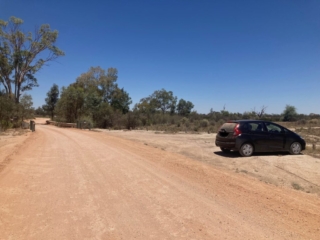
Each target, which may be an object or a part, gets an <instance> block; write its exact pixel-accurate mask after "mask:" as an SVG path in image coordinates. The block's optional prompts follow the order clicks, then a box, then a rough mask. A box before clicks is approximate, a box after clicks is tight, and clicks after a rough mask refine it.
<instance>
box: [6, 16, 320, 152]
mask: <svg viewBox="0 0 320 240" xmlns="http://www.w3.org/2000/svg"><path fill="white" fill-rule="evenodd" d="M22 24H23V21H22V20H21V19H19V18H16V17H11V18H10V19H9V21H7V22H6V21H3V20H0V131H3V130H6V129H8V128H17V127H20V126H21V124H22V123H23V121H24V120H25V119H30V118H33V117H34V116H47V117H50V118H51V119H52V120H54V121H58V122H67V123H75V122H76V121H79V120H80V121H86V122H88V123H90V124H91V126H92V127H95V128H107V129H144V130H155V131H164V132H171V133H175V132H188V133H198V132H207V133H215V132H217V130H218V128H219V127H220V126H221V125H222V124H223V123H224V122H225V121H228V120H231V119H233V120H237V119H263V120H269V121H273V122H280V124H282V125H284V126H286V127H288V128H293V129H294V130H295V131H296V132H298V133H299V134H301V135H302V136H303V137H304V138H305V139H306V140H307V143H308V149H307V151H308V152H309V153H310V154H318V153H319V152H320V147H319V143H320V115H319V114H309V115H305V114H298V113H297V111H296V108H295V107H294V106H292V105H286V106H285V108H284V111H283V112H282V113H281V114H268V113H267V106H262V107H261V108H260V109H259V110H256V109H255V108H253V109H251V110H248V111H246V112H244V113H232V112H229V111H227V110H226V109H225V107H223V109H222V110H213V109H211V110H210V112H209V113H207V114H201V113H197V112H196V111H195V110H194V104H193V103H192V102H191V101H189V100H186V99H178V97H177V96H175V95H174V93H173V92H172V91H168V90H166V89H164V88H162V89H159V90H155V91H154V92H153V93H150V95H149V96H145V97H143V98H141V99H140V101H139V102H138V103H135V104H132V100H131V98H130V95H129V93H128V92H127V91H126V90H125V89H124V87H122V86H121V87H120V86H119V84H118V70H117V69H116V68H113V67H110V68H108V69H103V68H101V67H99V66H96V67H91V68H90V69H89V70H88V71H87V72H84V73H82V74H80V75H79V77H77V78H76V79H75V80H74V82H73V83H71V84H70V85H69V86H60V87H61V88H59V86H58V85H57V84H53V85H52V87H51V88H50V89H49V91H48V93H47V97H46V99H45V104H44V105H43V106H42V107H38V108H37V109H34V108H33V107H32V105H33V103H32V96H31V95H28V94H26V91H28V90H32V88H33V87H37V86H38V81H37V79H36V78H35V74H36V73H37V72H38V71H39V70H40V69H41V68H42V67H44V65H45V64H46V63H48V62H50V61H53V60H55V59H57V58H58V57H61V56H63V55H64V52H63V51H62V50H60V49H59V48H58V47H57V46H56V45H55V43H56V41H57V38H58V31H57V30H51V29H50V26H49V25H47V24H44V25H42V26H40V27H38V28H36V30H35V31H34V33H31V32H28V33H26V32H24V31H23V30H22V29H21V26H22ZM43 53H46V54H43ZM40 56H41V57H40ZM43 56H47V57H46V58H43Z"/></svg>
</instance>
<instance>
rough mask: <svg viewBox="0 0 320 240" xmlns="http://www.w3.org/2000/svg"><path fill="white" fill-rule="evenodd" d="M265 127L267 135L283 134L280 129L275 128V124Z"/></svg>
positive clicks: (267, 124)
mask: <svg viewBox="0 0 320 240" xmlns="http://www.w3.org/2000/svg"><path fill="white" fill-rule="evenodd" d="M266 127H267V129H268V132H269V133H281V132H283V131H282V128H281V127H279V126H277V125H275V124H272V123H266Z"/></svg>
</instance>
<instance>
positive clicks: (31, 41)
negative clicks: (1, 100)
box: [0, 17, 64, 103]
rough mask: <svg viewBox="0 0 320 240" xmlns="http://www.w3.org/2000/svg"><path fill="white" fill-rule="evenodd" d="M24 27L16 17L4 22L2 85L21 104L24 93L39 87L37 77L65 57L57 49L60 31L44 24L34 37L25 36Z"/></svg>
mask: <svg viewBox="0 0 320 240" xmlns="http://www.w3.org/2000/svg"><path fill="white" fill-rule="evenodd" d="M22 24H23V20H22V19H20V18H16V17H10V19H9V21H4V20H0V84H2V85H3V86H4V89H5V91H6V95H7V96H9V97H10V98H14V99H15V102H17V103H19V100H20V96H21V94H22V92H24V91H26V90H31V89H32V88H33V87H36V86H38V82H37V79H36V78H35V73H36V72H38V71H39V70H40V69H41V68H42V67H43V66H44V65H45V64H47V63H48V62H50V61H53V60H55V59H56V58H58V57H60V56H63V55H64V52H63V51H61V50H60V49H59V48H58V47H57V46H55V43H56V41H57V38H58V31H57V30H51V29H50V26H49V25H48V24H43V25H41V26H40V27H39V28H36V29H35V31H34V33H32V32H27V33H25V32H24V31H23V30H22V29H21V25H22Z"/></svg>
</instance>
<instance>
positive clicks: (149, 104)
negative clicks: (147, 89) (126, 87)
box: [138, 89, 177, 114]
mask: <svg viewBox="0 0 320 240" xmlns="http://www.w3.org/2000/svg"><path fill="white" fill-rule="evenodd" d="M176 103H177V97H175V96H173V92H171V91H166V90H165V89H161V90H157V91H154V93H153V94H151V95H150V96H149V97H146V98H143V99H141V100H140V104H141V105H142V107H143V108H146V109H147V110H148V112H156V111H158V110H159V111H161V112H162V114H164V113H166V112H170V113H171V114H173V113H174V112H175V109H176ZM138 107H140V106H138Z"/></svg>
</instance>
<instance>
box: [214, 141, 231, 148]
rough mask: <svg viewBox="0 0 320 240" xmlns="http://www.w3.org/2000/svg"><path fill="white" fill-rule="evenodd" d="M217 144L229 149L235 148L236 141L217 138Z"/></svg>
mask: <svg viewBox="0 0 320 240" xmlns="http://www.w3.org/2000/svg"><path fill="white" fill-rule="evenodd" d="M216 146H217V147H222V148H228V149H234V148H235V146H236V143H235V141H228V142H227V141H218V140H216Z"/></svg>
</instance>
